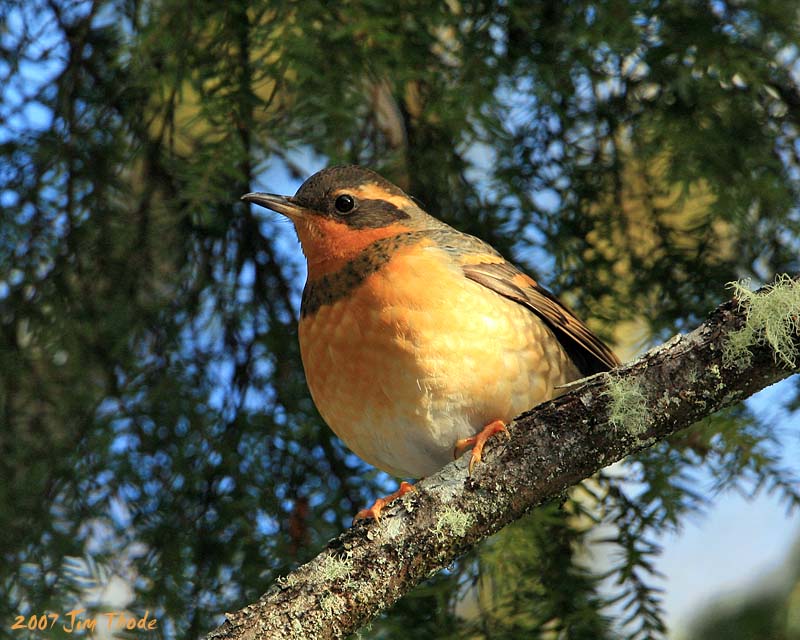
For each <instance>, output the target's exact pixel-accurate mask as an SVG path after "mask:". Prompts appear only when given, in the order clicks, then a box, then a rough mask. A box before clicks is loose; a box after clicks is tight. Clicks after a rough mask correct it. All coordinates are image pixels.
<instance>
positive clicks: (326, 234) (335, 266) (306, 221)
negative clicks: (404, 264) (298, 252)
mask: <svg viewBox="0 0 800 640" xmlns="http://www.w3.org/2000/svg"><path fill="white" fill-rule="evenodd" d="M294 223H295V228H296V229H297V236H298V238H299V239H300V244H301V246H302V247H303V253H304V254H305V256H306V261H307V262H308V279H309V280H316V279H317V278H321V277H322V276H324V275H326V274H329V273H334V272H337V271H339V270H340V269H342V267H344V266H345V265H347V264H348V263H349V262H350V261H352V260H353V259H354V258H356V257H357V256H358V255H360V254H361V252H362V251H364V249H366V248H367V247H368V246H369V245H371V244H372V243H374V242H375V241H377V240H381V239H383V238H390V237H392V236H396V235H399V234H401V233H406V232H408V231H411V229H410V228H409V227H407V226H406V225H403V224H400V223H394V224H390V225H387V226H385V227H378V228H367V229H353V228H352V227H350V226H348V225H347V224H345V223H343V222H339V221H338V220H332V219H330V218H323V217H318V216H314V217H313V218H302V219H296V220H295V221H294Z"/></svg>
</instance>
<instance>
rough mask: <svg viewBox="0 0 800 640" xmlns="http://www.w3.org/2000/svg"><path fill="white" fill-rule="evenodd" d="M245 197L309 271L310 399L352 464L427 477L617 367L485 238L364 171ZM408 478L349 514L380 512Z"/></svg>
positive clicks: (305, 306)
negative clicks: (295, 241)
mask: <svg viewBox="0 0 800 640" xmlns="http://www.w3.org/2000/svg"><path fill="white" fill-rule="evenodd" d="M242 199H243V200H245V201H247V202H251V203H253V204H257V205H261V206H263V207H267V208H268V209H272V210H273V211H277V212H278V213H282V214H284V215H286V216H288V217H289V218H290V219H291V220H292V222H293V223H294V226H295V229H296V230H297V235H298V237H299V239H300V244H301V246H302V249H303V253H304V254H305V257H306V260H307V262H308V279H307V281H306V285H305V288H304V290H303V297H302V304H301V307H300V323H299V329H298V331H299V338H300V353H301V356H302V359H303V366H304V368H305V373H306V379H307V381H308V387H309V389H310V391H311V396H312V398H313V399H314V403H315V404H316V406H317V408H318V409H319V412H320V414H321V415H322V417H323V419H324V420H325V422H327V424H328V425H329V426H330V427H331V429H333V431H334V432H336V434H337V435H338V436H339V437H340V438H341V439H342V440H343V441H344V442H345V444H347V446H348V447H349V448H350V449H352V450H353V451H354V452H355V453H356V454H357V455H358V456H360V457H361V458H363V459H364V460H366V461H367V462H369V463H370V464H372V465H374V466H376V467H378V468H379V469H382V470H384V471H386V472H388V473H391V474H393V475H396V476H401V477H413V478H421V477H423V476H427V475H429V474H432V473H434V472H435V471H437V470H438V469H440V468H441V467H442V466H444V465H445V464H446V463H447V462H448V461H449V460H451V459H452V458H453V455H454V447H455V452H456V453H458V452H460V451H463V450H464V449H466V448H468V447H472V457H471V460H470V470H472V466H473V465H474V464H475V463H476V462H478V461H480V459H481V451H482V449H483V445H484V443H485V441H486V439H487V438H488V437H489V436H490V435H492V434H493V433H496V432H498V431H504V430H505V424H506V423H507V422H508V421H510V420H512V419H513V418H514V417H515V416H517V415H518V414H520V413H521V412H523V411H525V410H527V409H530V408H531V407H533V406H534V405H536V404H539V403H541V402H544V401H545V400H549V399H550V398H553V397H555V396H557V395H558V394H559V393H560V392H561V389H560V387H562V386H563V385H565V384H566V383H568V382H571V381H574V380H576V379H579V378H581V377H584V376H588V375H591V374H594V373H597V372H600V371H606V370H608V369H610V368H613V367H615V366H616V365H617V364H619V361H618V360H617V357H616V356H615V355H614V353H613V352H612V351H611V350H610V349H609V348H608V347H607V346H606V345H605V344H603V342H602V341H601V340H600V339H599V338H597V336H595V335H594V334H593V333H592V332H591V331H590V330H589V329H588V328H587V327H586V326H585V325H584V324H583V323H582V322H581V321H580V320H578V318H576V317H575V315H574V314H573V313H572V312H571V311H570V310H569V309H568V308H567V307H566V306H564V304H562V303H561V302H560V301H559V300H558V299H557V298H556V297H555V296H553V294H551V293H550V292H549V291H547V290H546V289H544V288H542V287H541V286H540V285H539V284H538V283H537V282H536V281H535V280H534V279H533V278H531V277H529V276H528V275H526V274H525V273H523V272H522V271H520V270H519V269H518V268H517V267H515V266H514V265H512V264H511V263H510V262H508V261H507V260H506V259H505V258H503V256H501V255H500V254H499V253H498V252H497V251H495V250H494V249H493V248H492V247H491V246H489V245H488V244H486V243H485V242H483V241H481V240H479V239H478V238H475V237H473V236H470V235H467V234H466V233H462V232H460V231H457V230H456V229H454V228H452V227H450V226H448V225H447V224H445V223H444V222H441V221H440V220H437V219H436V218H434V217H433V216H430V215H429V214H427V213H426V212H425V211H423V210H422V209H421V208H420V206H419V205H418V204H417V203H416V202H415V201H414V200H413V199H412V198H411V197H409V196H408V195H407V194H406V193H404V192H403V191H402V190H401V189H400V188H399V187H397V186H395V185H394V184H392V183H391V182H389V181H387V180H386V179H384V178H382V177H381V176H380V175H378V174H377V173H375V172H373V171H370V170H369V169H365V168H362V167H359V166H339V167H330V168H328V169H324V170H323V171H320V172H318V173H316V174H314V175H313V176H311V177H310V178H309V179H308V180H306V182H305V183H303V185H302V186H301V187H300V189H299V190H298V191H297V193H296V194H295V195H294V196H292V197H287V196H279V195H274V194H269V193H248V194H247V195H245V196H243V197H242ZM410 488H411V485H410V484H408V483H406V482H404V483H402V484H401V487H400V489H399V490H398V491H396V492H395V493H394V494H392V495H391V496H387V498H384V499H380V500H378V501H376V503H375V504H374V505H373V506H372V507H371V508H370V509H365V510H364V511H362V512H360V513H359V514H358V515H357V516H356V518H360V517H367V516H373V517H376V518H377V517H379V515H380V510H381V509H382V508H383V506H384V505H385V504H386V503H387V502H388V501H390V500H391V499H394V498H395V497H397V496H399V495H402V494H403V493H405V492H406V491H407V490H409V489H410Z"/></svg>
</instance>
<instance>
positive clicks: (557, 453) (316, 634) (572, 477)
mask: <svg viewBox="0 0 800 640" xmlns="http://www.w3.org/2000/svg"><path fill="white" fill-rule="evenodd" d="M733 287H734V291H735V295H736V299H734V300H731V301H729V302H726V303H725V304H723V305H721V306H720V307H719V308H718V309H717V310H716V311H715V312H714V313H713V314H712V315H711V316H710V317H709V319H708V321H707V322H705V323H704V324H703V325H701V326H700V327H698V328H697V329H696V330H695V331H693V332H692V333H690V334H688V335H685V336H676V337H675V338H672V339H671V340H669V341H668V342H667V343H666V344H664V345H662V346H660V347H657V348H655V349H653V350H651V351H650V352H648V353H647V354H645V355H644V356H643V357H642V358H640V359H638V360H636V361H635V362H631V363H629V364H626V365H623V366H621V367H619V368H618V369H616V370H615V371H613V372H612V373H611V374H600V375H597V376H593V377H592V378H589V379H587V380H586V381H584V382H582V383H581V384H579V385H578V386H576V387H575V388H573V389H572V390H571V391H570V392H569V393H567V394H565V395H563V396H561V397H560V398H558V399H556V400H553V401H551V402H548V403H545V404H543V405H540V406H538V407H536V408H535V409H533V410H532V411H529V412H527V413H525V414H523V415H522V416H520V417H519V418H518V419H517V420H516V421H515V422H514V424H513V425H511V427H510V432H511V436H512V437H511V440H510V441H506V440H504V439H496V440H494V441H492V443H491V444H490V445H489V447H487V449H488V455H487V456H486V458H485V463H484V464H480V465H478V466H477V467H476V468H475V472H474V474H473V475H472V477H470V476H468V474H467V458H468V456H465V457H462V458H461V459H460V460H458V461H456V462H454V463H452V464H449V465H447V466H446V467H445V468H444V469H442V470H441V471H440V472H439V473H437V474H435V475H433V476H431V477H429V478H427V479H426V480H424V481H422V482H420V483H418V484H417V490H416V491H414V492H411V493H410V494H407V495H406V496H405V497H404V498H402V499H401V500H398V501H397V503H395V504H393V505H392V506H391V507H390V508H388V509H387V510H386V511H385V512H384V516H383V518H382V520H381V521H380V522H372V521H370V522H361V523H359V524H358V525H357V526H355V527H352V528H350V529H348V530H347V531H345V532H344V533H342V534H341V535H340V536H339V537H337V538H335V539H334V540H332V541H331V542H330V543H329V544H328V546H327V548H326V549H324V550H323V551H322V552H321V553H320V554H319V555H318V556H317V557H316V558H314V559H313V560H311V561H310V562H309V563H307V564H305V565H303V566H301V567H299V568H298V569H296V570H295V571H293V572H292V573H291V574H289V575H288V576H285V577H284V578H281V579H280V580H278V581H277V582H276V583H275V584H274V585H273V586H272V587H271V588H270V589H269V590H268V591H267V592H266V593H265V594H264V595H263V596H262V597H261V598H260V599H259V600H258V602H255V603H253V604H251V605H249V606H247V607H245V608H244V609H242V610H240V611H238V612H236V613H231V614H227V621H226V622H225V623H224V624H223V625H222V626H221V627H219V628H218V629H216V630H215V631H213V632H212V633H211V634H209V636H208V638H209V640H234V639H235V640H239V639H243V638H281V639H285V638H341V637H344V636H347V635H349V634H351V633H353V632H354V631H355V630H357V629H358V628H359V627H361V626H362V625H363V624H365V623H366V622H367V621H368V620H370V619H371V618H372V617H373V616H375V615H376V614H377V613H379V612H380V611H382V610H383V609H385V608H387V607H389V606H390V605H391V604H393V603H394V602H395V601H397V600H398V599H399V598H401V597H402V596H403V595H404V594H405V593H407V592H408V591H410V590H411V589H412V588H413V587H414V586H416V585H417V584H419V583H420V582H422V581H423V580H425V579H426V578H428V577H429V576H431V575H433V574H435V573H436V572H438V571H440V570H441V569H442V568H444V567H446V566H448V565H449V564H450V563H452V562H453V561H454V560H455V559H456V558H458V557H459V556H460V555H462V554H463V553H464V552H465V551H467V550H468V549H469V548H470V547H472V546H473V545H475V544H476V543H478V542H479V541H480V540H482V539H484V538H486V537H487V536H489V535H491V534H493V533H495V532H496V531H498V530H499V529H501V528H502V527H503V526H505V525H506V524H508V523H509V522H511V521H513V520H516V519H517V518H519V517H520V516H522V515H523V514H525V513H526V512H527V511H529V510H530V509H532V508H534V507H536V506H537V505H539V504H541V503H543V502H545V501H547V500H549V499H551V498H553V497H554V496H557V495H559V494H560V493H561V492H563V491H564V490H566V489H567V488H568V487H570V486H571V485H573V484H575V483H577V482H579V481H580V480H582V479H584V478H586V477H588V476H590V475H591V474H593V473H595V472H596V471H598V470H600V469H602V468H603V467H605V466H607V465H610V464H612V463H613V462H616V461H617V460H620V459H621V458H623V457H625V456H627V455H629V454H632V453H635V452H637V451H640V450H641V449H644V448H645V447H649V446H651V445H652V444H654V443H655V442H657V441H659V440H663V439H664V438H666V437H667V436H669V435H671V434H673V433H675V432H676V431H679V430H681V429H685V428H687V427H689V426H691V425H692V424H694V423H695V422H696V421H697V420H699V419H701V418H703V417H705V416H708V415H710V414H712V413H714V412H715V411H717V410H719V409H721V408H723V407H725V406H728V405H731V404H734V403H738V402H741V401H742V400H744V399H745V398H747V397H749V396H750V395H752V394H753V393H755V392H756V391H759V390H760V389H763V388H764V387H766V386H768V385H770V384H773V383H774V382H777V381H778V380H781V379H783V378H786V377H788V376H790V375H792V373H796V372H797V370H796V366H797V363H798V354H800V336H799V335H798V332H799V331H800V281H798V280H797V279H792V278H790V277H788V276H785V277H781V278H779V279H777V280H776V282H775V283H774V284H773V285H771V286H768V287H763V288H762V289H760V290H759V291H757V292H751V291H749V289H747V288H746V287H745V285H744V284H741V283H737V284H735V285H733Z"/></svg>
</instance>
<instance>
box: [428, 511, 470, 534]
mask: <svg viewBox="0 0 800 640" xmlns="http://www.w3.org/2000/svg"><path fill="white" fill-rule="evenodd" d="M470 525H472V516H471V515H470V514H468V513H464V512H463V511H459V510H458V509H454V508H452V507H445V508H444V509H442V510H441V511H440V512H439V518H438V520H437V521H436V526H435V527H434V528H433V534H434V535H435V536H436V539H437V540H439V542H442V541H443V540H445V539H446V538H448V537H450V536H456V537H458V538H463V537H464V536H465V535H466V533H467V531H469V527H470Z"/></svg>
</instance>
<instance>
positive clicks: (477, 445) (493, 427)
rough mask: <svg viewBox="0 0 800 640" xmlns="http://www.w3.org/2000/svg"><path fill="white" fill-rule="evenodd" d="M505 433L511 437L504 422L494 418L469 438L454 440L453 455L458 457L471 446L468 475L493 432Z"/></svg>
mask: <svg viewBox="0 0 800 640" xmlns="http://www.w3.org/2000/svg"><path fill="white" fill-rule="evenodd" d="M501 432H502V433H505V434H506V436H507V437H509V438H510V437H511V435H510V434H509V433H508V429H506V423H505V422H503V421H502V420H494V421H493V422H490V423H489V424H487V425H486V426H485V427H484V428H483V429H481V431H480V433H478V434H476V435H474V436H472V437H471V438H462V439H461V440H458V441H457V442H456V446H455V447H454V448H453V457H454V458H458V457H459V456H461V454H462V453H464V451H466V450H467V449H468V448H469V447H472V457H471V458H470V459H469V475H472V467H474V466H475V463H476V462H480V461H481V455H482V453H483V447H484V445H485V444H486V441H487V440H488V439H489V438H491V437H492V436H493V435H494V434H495V433H501Z"/></svg>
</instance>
